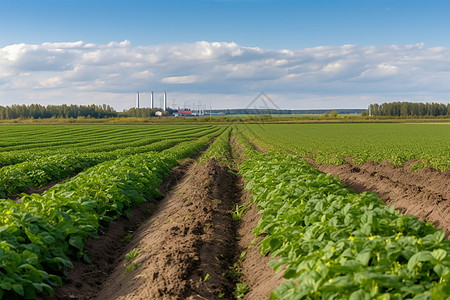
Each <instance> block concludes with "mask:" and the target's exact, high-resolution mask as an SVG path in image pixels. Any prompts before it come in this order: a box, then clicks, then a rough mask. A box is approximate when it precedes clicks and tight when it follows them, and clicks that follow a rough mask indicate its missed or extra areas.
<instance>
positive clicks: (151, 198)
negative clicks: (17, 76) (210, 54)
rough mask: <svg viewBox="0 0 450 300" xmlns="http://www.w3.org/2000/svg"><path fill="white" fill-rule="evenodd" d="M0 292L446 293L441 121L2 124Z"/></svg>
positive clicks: (447, 208)
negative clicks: (371, 122) (405, 122)
mask: <svg viewBox="0 0 450 300" xmlns="http://www.w3.org/2000/svg"><path fill="white" fill-rule="evenodd" d="M0 199H1V200H0V299H352V300H357V299H364V300H365V299H367V300H368V299H380V300H381V299H447V298H449V297H450V241H449V240H448V236H449V234H450V217H449V216H450V125H444V124H234V125H210V124H189V125H175V124H173V125H171V124H163V125H155V124H154V125H103V124H102V125H15V124H14V125H2V126H0Z"/></svg>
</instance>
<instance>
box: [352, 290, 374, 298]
mask: <svg viewBox="0 0 450 300" xmlns="http://www.w3.org/2000/svg"><path fill="white" fill-rule="evenodd" d="M370 299H371V297H370V294H369V293H368V292H366V291H364V290H357V291H356V292H353V293H352V294H351V295H350V298H349V300H370Z"/></svg>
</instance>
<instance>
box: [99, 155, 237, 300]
mask: <svg viewBox="0 0 450 300" xmlns="http://www.w3.org/2000/svg"><path fill="white" fill-rule="evenodd" d="M239 198H240V195H239V190H238V187H237V177H236V175H234V174H232V173H230V172H228V169H227V168H226V167H224V166H222V165H220V164H218V163H217V162H216V161H209V162H207V163H205V164H201V165H197V164H194V165H192V166H191V168H190V169H189V170H188V171H187V173H186V175H185V176H184V179H183V181H182V182H181V183H180V184H179V185H178V186H177V187H176V188H175V189H174V190H173V191H172V192H171V193H169V195H167V197H166V198H164V199H163V200H162V201H161V203H160V204H159V205H158V207H157V209H156V211H155V213H154V214H153V216H152V217H151V219H149V220H148V221H147V222H146V223H145V224H143V225H142V226H141V228H140V229H139V230H138V231H137V232H136V234H135V238H133V240H132V241H131V243H130V245H129V246H128V247H127V250H126V251H125V252H127V251H132V250H133V249H138V251H139V254H138V255H137V257H136V258H135V259H134V260H133V261H132V262H129V261H127V260H126V259H124V257H123V256H122V257H120V261H119V263H118V264H116V268H115V270H114V271H113V273H112V275H111V276H109V277H108V278H105V281H104V285H105V287H104V288H103V289H102V290H101V291H100V292H99V294H98V295H97V299H213V298H217V297H218V296H219V295H223V298H224V299H232V298H233V297H232V292H233V290H234V283H233V282H232V280H230V279H228V278H226V277H224V276H222V273H224V272H226V271H227V270H228V269H229V267H230V266H231V265H232V264H233V260H234V257H235V256H236V239H235V237H236V228H235V224H234V223H233V222H234V221H233V220H232V218H231V213H230V211H231V210H232V208H233V205H234V201H235V200H236V199H239ZM134 263H136V264H138V265H137V266H136V268H135V269H132V270H131V271H129V272H127V270H126V266H129V265H130V264H134ZM222 293H223V294H222Z"/></svg>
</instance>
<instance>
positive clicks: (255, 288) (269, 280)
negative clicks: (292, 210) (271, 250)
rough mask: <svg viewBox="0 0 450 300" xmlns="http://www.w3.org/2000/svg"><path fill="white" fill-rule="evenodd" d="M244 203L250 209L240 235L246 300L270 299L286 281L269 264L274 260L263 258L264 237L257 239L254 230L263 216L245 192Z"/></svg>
mask: <svg viewBox="0 0 450 300" xmlns="http://www.w3.org/2000/svg"><path fill="white" fill-rule="evenodd" d="M243 194H244V195H243V197H242V203H247V205H248V207H249V209H248V210H247V211H246V212H245V213H244V214H243V216H242V221H241V222H240V226H239V230H238V235H239V236H240V237H241V239H240V241H239V248H240V251H241V252H242V251H245V252H246V255H245V260H244V261H243V262H242V265H241V271H242V273H243V275H244V277H243V282H245V283H246V284H247V286H248V287H249V292H248V293H247V294H246V295H245V297H244V299H249V300H253V299H254V300H259V299H268V298H269V296H270V292H271V291H272V290H273V289H275V288H276V287H278V286H279V285H280V284H281V283H282V282H283V281H284V280H285V279H284V278H283V276H282V273H281V272H280V273H278V274H275V273H274V272H273V269H272V268H270V267H269V266H268V263H269V261H270V260H272V259H273V258H271V257H269V256H261V254H260V253H259V247H258V244H259V242H260V241H261V240H262V238H263V237H262V236H258V237H255V234H254V233H252V230H253V228H255V227H256V226H257V225H258V222H259V219H260V218H261V216H260V215H259V214H258V209H257V207H256V205H255V204H254V203H252V202H250V198H251V195H250V194H249V193H248V192H247V191H244V192H243Z"/></svg>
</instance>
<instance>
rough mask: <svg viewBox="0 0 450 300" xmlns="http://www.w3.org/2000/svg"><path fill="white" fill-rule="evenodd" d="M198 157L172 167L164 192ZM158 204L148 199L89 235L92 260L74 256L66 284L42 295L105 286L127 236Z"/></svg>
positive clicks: (76, 294)
mask: <svg viewBox="0 0 450 300" xmlns="http://www.w3.org/2000/svg"><path fill="white" fill-rule="evenodd" d="M193 162H194V160H192V159H187V160H185V161H183V162H182V163H181V164H180V165H178V166H176V167H175V168H174V169H172V171H171V173H170V175H169V177H168V178H167V179H166V180H165V181H164V183H163V184H162V185H161V187H160V188H159V190H160V192H161V193H162V194H165V193H168V192H169V190H170V189H171V188H172V187H173V186H174V185H176V184H177V183H178V182H179V181H180V180H181V178H182V177H183V176H184V174H185V173H186V171H187V169H188V168H189V166H190V165H192V163H193ZM154 205H155V204H154V203H153V202H145V203H143V204H141V205H140V206H139V207H137V206H136V207H133V208H131V210H132V215H131V216H129V217H127V216H123V217H121V218H120V219H118V220H115V221H114V222H111V223H109V224H108V225H106V226H101V227H99V235H100V238H98V239H88V240H87V241H86V245H85V252H86V253H89V254H90V255H89V257H90V260H91V263H85V262H82V261H77V260H73V261H72V263H73V264H74V268H72V269H70V270H69V272H68V276H67V277H64V276H63V286H62V287H56V288H54V292H55V293H54V296H53V297H48V296H45V297H42V298H41V299H90V298H92V295H94V294H95V293H96V292H97V291H98V290H100V289H101V288H103V284H104V281H105V277H107V276H108V275H109V274H111V272H112V271H113V270H114V267H115V266H116V264H117V263H118V261H119V260H120V259H122V258H123V256H124V251H125V250H126V248H127V246H128V243H127V241H126V239H127V238H126V237H127V236H128V235H132V234H133V232H134V231H135V230H136V229H137V228H138V227H139V226H140V225H141V223H142V222H143V221H145V220H146V219H148V218H149V214H150V211H151V210H152V208H153V206H154Z"/></svg>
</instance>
